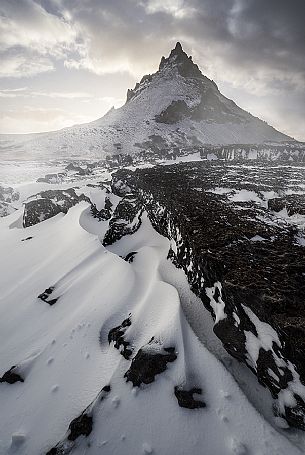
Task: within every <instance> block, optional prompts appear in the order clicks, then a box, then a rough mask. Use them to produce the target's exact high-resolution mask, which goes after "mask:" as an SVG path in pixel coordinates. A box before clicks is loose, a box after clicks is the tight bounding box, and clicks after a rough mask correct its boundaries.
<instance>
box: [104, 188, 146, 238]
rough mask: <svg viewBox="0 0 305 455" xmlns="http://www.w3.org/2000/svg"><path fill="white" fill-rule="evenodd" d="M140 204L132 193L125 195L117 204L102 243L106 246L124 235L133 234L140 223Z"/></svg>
mask: <svg viewBox="0 0 305 455" xmlns="http://www.w3.org/2000/svg"><path fill="white" fill-rule="evenodd" d="M142 213H143V209H142V206H141V204H140V202H139V200H138V199H137V198H135V197H134V196H133V195H132V194H129V195H127V196H125V197H124V198H123V199H122V200H121V201H120V202H119V204H118V205H117V207H116V209H115V211H114V213H113V216H112V218H111V220H110V222H109V228H108V231H107V232H106V234H105V237H104V240H103V245H104V246H108V245H111V244H112V243H114V242H116V241H117V240H120V239H121V238H122V237H124V236H125V235H130V234H134V233H135V232H136V231H137V230H138V229H139V227H140V225H141V216H142Z"/></svg>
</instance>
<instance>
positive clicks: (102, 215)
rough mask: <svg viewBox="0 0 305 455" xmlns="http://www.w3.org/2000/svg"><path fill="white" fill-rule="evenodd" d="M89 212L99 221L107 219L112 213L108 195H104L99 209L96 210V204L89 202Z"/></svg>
mask: <svg viewBox="0 0 305 455" xmlns="http://www.w3.org/2000/svg"><path fill="white" fill-rule="evenodd" d="M91 214H92V216H93V218H97V219H98V220H99V221H106V220H109V218H111V214H112V202H111V200H110V198H109V196H106V197H105V205H104V207H103V208H102V209H101V210H98V209H97V207H96V205H95V204H92V203H91Z"/></svg>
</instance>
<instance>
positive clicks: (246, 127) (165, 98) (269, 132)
mask: <svg viewBox="0 0 305 455" xmlns="http://www.w3.org/2000/svg"><path fill="white" fill-rule="evenodd" d="M291 140H292V138H290V137H289V136H286V135H284V134H282V133H280V132H279V131H277V130H275V129H274V128H273V127H271V126H269V125H268V124H267V123H265V122H263V121H262V120H260V119H258V118H257V117H254V116H253V115H251V114H249V113H248V112H246V111H244V110H243V109H241V108H240V107H238V106H237V105H236V104H235V103H234V102H233V101H232V100H229V99H228V98H226V97H225V96H223V95H222V94H221V93H220V91H219V90H218V87H217V85H216V84H215V82H214V81H212V80H210V79H208V78H207V77H205V76H204V75H203V74H202V73H201V71H200V69H199V68H198V66H197V65H196V64H195V63H193V61H192V57H190V56H188V55H187V54H186V53H185V52H184V51H183V49H182V47H181V44H180V43H177V44H176V47H175V48H174V49H173V50H172V51H171V53H170V55H169V57H168V58H164V57H162V59H161V62H160V66H159V70H158V71H157V72H156V73H154V74H152V75H146V76H144V77H143V78H142V79H141V81H140V82H139V83H137V84H136V86H135V88H134V89H133V90H128V92H127V101H126V103H125V104H124V106H122V107H121V108H119V109H114V108H113V109H111V110H110V111H109V112H108V113H107V114H106V115H105V116H104V117H102V118H100V119H98V120H96V121H94V122H91V123H87V124H82V125H76V126H73V127H70V128H64V129H62V130H60V131H55V132H50V133H42V134H34V135H33V134H31V135H19V136H18V135H2V136H1V137H0V153H1V156H2V158H6V159H10V158H21V159H23V158H29V157H31V158H33V159H37V158H39V159H40V158H50V157H80V156H82V157H83V158H84V157H85V156H86V157H88V158H92V157H99V158H102V157H104V156H105V155H106V154H113V153H134V152H137V151H141V150H143V149H144V150H150V149H152V150H154V149H156V148H163V149H164V148H165V149H166V148H168V149H170V148H186V147H192V146H195V147H196V146H199V145H202V144H255V143H259V144H261V143H264V142H266V141H273V142H283V141H291Z"/></svg>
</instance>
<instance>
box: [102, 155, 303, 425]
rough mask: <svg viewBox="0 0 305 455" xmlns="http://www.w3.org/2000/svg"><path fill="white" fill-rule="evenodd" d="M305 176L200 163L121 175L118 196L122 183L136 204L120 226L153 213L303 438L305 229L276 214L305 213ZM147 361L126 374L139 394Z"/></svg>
mask: <svg viewBox="0 0 305 455" xmlns="http://www.w3.org/2000/svg"><path fill="white" fill-rule="evenodd" d="M303 173H304V171H303V169H302V168H297V169H294V168H290V167H287V166H286V167H285V166H284V167H276V168H275V167H272V166H270V167H268V166H267V167H266V166H264V167H262V166H259V165H257V166H256V167H255V168H254V167H253V166H249V167H248V168H247V167H240V168H236V166H232V167H231V166H226V165H218V164H217V163H211V164H207V163H200V162H196V163H188V164H183V165H182V164H180V165H179V166H166V167H155V168H151V169H138V170H136V171H134V172H130V171H128V170H121V171H119V172H118V173H117V174H116V175H115V178H114V180H115V183H114V185H113V191H116V187H117V185H116V183H117V182H120V185H119V186H120V187H121V188H122V187H125V188H128V190H129V192H130V194H132V201H133V202H132V206H129V205H126V202H124V198H123V199H122V203H123V207H124V210H121V212H120V217H119V218H120V220H121V221H120V226H125V225H127V224H128V226H130V225H132V226H133V227H134V230H136V229H137V228H138V226H139V219H140V218H139V213H141V210H145V211H146V212H147V214H148V216H149V219H150V221H151V223H152V225H153V227H154V228H155V229H156V231H157V232H159V233H160V234H162V235H164V236H166V237H168V239H169V240H170V244H171V247H170V251H169V258H171V260H172V261H173V262H174V264H175V265H176V266H177V267H179V268H182V269H183V270H184V272H185V273H186V275H187V278H188V281H189V284H190V287H191V289H192V291H193V292H194V293H195V294H196V295H198V296H199V297H200V298H201V300H202V302H203V304H204V306H205V307H206V308H207V309H208V311H209V312H210V313H211V316H212V318H213V320H214V332H215V334H216V335H217V337H218V338H219V339H220V340H221V341H222V343H223V346H224V347H225V349H226V350H227V351H228V352H229V353H230V354H231V355H232V356H233V357H235V358H236V359H238V360H239V361H241V362H244V363H246V364H247V366H248V367H249V368H250V369H251V370H252V371H253V372H254V373H255V374H256V376H257V378H258V381H259V382H260V383H261V384H263V385H264V386H265V387H268V389H269V390H270V392H271V394H272V396H273V398H274V399H275V406H274V411H275V413H276V414H277V415H279V416H282V417H284V418H285V419H286V420H287V422H288V423H289V425H291V426H296V427H299V428H302V429H305V367H304V365H305V362H304V360H305V356H304V352H305V317H304V315H303V313H304V312H303V306H304V301H305V284H304V275H305V256H304V247H303V246H302V245H303V242H304V244H305V240H304V231H303V224H302V223H304V220H303V219H301V223H300V222H299V221H300V219H299V218H298V217H295V216H294V217H289V216H288V215H289V214H287V217H286V218H285V217H283V214H281V213H280V214H279V213H278V212H276V211H274V209H275V207H272V204H273V203H275V204H276V203H277V198H279V197H280V194H283V193H285V192H286V193H287V192H288V193H292V194H290V196H289V198H290V199H291V200H290V199H289V200H290V204H291V206H293V207H294V209H293V213H295V212H296V211H297V212H298V213H304V204H303V202H304V201H303V199H304V198H303V199H299V198H298V196H299V193H300V191H301V190H302V188H303V186H302V185H303V184H302V182H303V179H304V175H303ZM291 182H294V183H293V184H292V183H291ZM303 190H304V188H303ZM129 197H131V196H129ZM292 200H293V201H294V204H293V203H292ZM127 201H128V199H127ZM271 201H272V202H271ZM278 202H280V199H279V201H278ZM282 205H283V203H282V202H281V203H280V205H277V206H276V208H282ZM134 207H136V210H135V209H134ZM268 207H269V208H268ZM270 207H271V209H270ZM272 209H273V210H272ZM291 213H292V212H291ZM284 215H285V214H284ZM116 219H117V217H116ZM124 219H125V220H126V221H122V220H124ZM132 220H133V221H132ZM302 220H303V221H302ZM111 222H112V220H111V221H110V225H111V224H112V225H113V226H114V225H115V223H116V221H115V219H114V221H113V223H111ZM114 231H115V229H114ZM125 233H130V231H128V230H127V231H126V230H124V229H121V230H120V235H118V236H115V235H114V236H113V237H112V240H113V241H115V240H116V238H120V237H121V236H122V235H125ZM107 237H109V233H108V235H107ZM145 355H146V352H145V350H140V351H139V353H138V354H137V356H136V357H135V358H134V360H133V363H132V366H131V370H130V372H129V373H128V374H127V377H128V379H129V380H132V382H133V383H134V385H139V384H140V383H141V382H145V380H143V379H142V376H141V375H140V376H141V377H140V376H139V374H138V372H137V371H138V370H141V368H135V367H136V366H137V365H138V364H139V365H140V364H142V363H143V364H145V362H146V360H145V362H142V360H143V359H142V357H143V356H144V357H145ZM133 370H135V371H136V372H137V374H133ZM149 377H150V376H149ZM149 380H150V379H149Z"/></svg>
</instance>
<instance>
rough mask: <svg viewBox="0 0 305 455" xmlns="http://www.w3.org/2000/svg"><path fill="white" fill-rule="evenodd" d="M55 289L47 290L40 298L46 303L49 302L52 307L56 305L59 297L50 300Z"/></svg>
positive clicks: (52, 287)
mask: <svg viewBox="0 0 305 455" xmlns="http://www.w3.org/2000/svg"><path fill="white" fill-rule="evenodd" d="M54 289H55V288H54V286H51V287H49V288H47V289H46V290H45V291H44V292H42V293H41V294H39V296H38V298H39V299H40V300H43V301H44V302H47V303H48V304H49V305H50V306H52V305H54V303H56V302H57V300H58V297H57V298H53V299H51V298H50V297H51V295H52V293H53V291H54Z"/></svg>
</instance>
